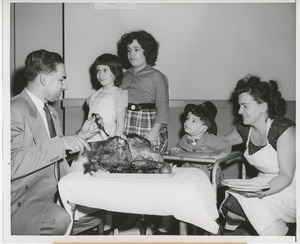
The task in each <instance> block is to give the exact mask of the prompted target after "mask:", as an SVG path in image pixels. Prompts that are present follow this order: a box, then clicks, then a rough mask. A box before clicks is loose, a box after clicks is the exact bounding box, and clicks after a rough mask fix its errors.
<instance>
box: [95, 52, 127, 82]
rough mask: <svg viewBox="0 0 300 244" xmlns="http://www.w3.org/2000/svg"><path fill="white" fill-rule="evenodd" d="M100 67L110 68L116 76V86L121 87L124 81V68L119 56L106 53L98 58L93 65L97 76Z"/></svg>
mask: <svg viewBox="0 0 300 244" xmlns="http://www.w3.org/2000/svg"><path fill="white" fill-rule="evenodd" d="M98 65H106V66H108V67H109V68H110V70H111V72H112V73H113V74H114V76H115V80H114V84H115V86H119V85H121V83H122V79H123V68H122V64H121V60H120V59H119V57H118V56H116V55H113V54H110V53H104V54H102V55H100V56H99V57H98V58H96V60H95V62H94V64H93V67H94V72H95V74H96V67H97V66H98Z"/></svg>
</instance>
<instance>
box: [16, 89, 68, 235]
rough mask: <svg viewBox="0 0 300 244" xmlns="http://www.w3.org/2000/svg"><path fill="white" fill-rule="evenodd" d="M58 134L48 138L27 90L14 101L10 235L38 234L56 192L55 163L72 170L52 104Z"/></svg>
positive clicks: (63, 169)
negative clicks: (43, 214)
mask: <svg viewBox="0 0 300 244" xmlns="http://www.w3.org/2000/svg"><path fill="white" fill-rule="evenodd" d="M49 107H50V106H49ZM50 110H51V112H52V115H53V116H52V117H53V120H54V126H55V129H56V134H57V136H56V137H54V138H51V139H49V136H48V134H47V130H46V127H45V125H44V123H43V120H42V117H41V115H40V113H39V112H38V110H37V109H36V106H35V105H34V103H33V102H32V100H31V98H30V97H29V95H28V94H27V92H26V91H25V90H23V91H22V93H21V94H19V95H17V96H16V97H14V98H12V100H11V234H12V235H39V225H40V221H41V217H42V213H43V212H44V210H45V208H46V205H47V203H48V202H49V201H51V199H52V197H53V196H54V194H55V193H56V191H57V177H56V174H55V165H59V167H60V169H61V170H60V171H61V176H63V175H65V174H66V173H68V172H69V165H68V163H67V162H66V160H65V156H66V152H65V149H64V146H63V142H62V140H61V139H60V137H59V136H60V135H62V129H61V125H60V120H59V117H58V114H57V112H56V111H55V109H53V108H52V107H50Z"/></svg>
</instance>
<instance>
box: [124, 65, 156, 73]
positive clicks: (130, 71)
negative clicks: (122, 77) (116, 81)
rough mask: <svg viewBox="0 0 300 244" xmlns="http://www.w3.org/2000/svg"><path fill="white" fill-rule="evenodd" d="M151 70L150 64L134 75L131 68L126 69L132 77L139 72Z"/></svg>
mask: <svg viewBox="0 0 300 244" xmlns="http://www.w3.org/2000/svg"><path fill="white" fill-rule="evenodd" d="M151 68H152V66H151V65H150V64H147V65H146V67H145V68H143V69H141V70H140V71H138V72H136V73H135V74H134V72H133V67H131V68H130V69H128V72H129V73H130V74H132V75H136V74H139V73H140V72H143V71H146V70H149V69H151Z"/></svg>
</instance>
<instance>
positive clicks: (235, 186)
mask: <svg viewBox="0 0 300 244" xmlns="http://www.w3.org/2000/svg"><path fill="white" fill-rule="evenodd" d="M221 183H222V184H223V185H225V186H228V187H229V188H230V189H232V190H235V191H245V192H256V191H261V190H267V189H269V188H270V185H269V184H268V183H261V182H255V181H253V180H242V179H226V180H222V181H221Z"/></svg>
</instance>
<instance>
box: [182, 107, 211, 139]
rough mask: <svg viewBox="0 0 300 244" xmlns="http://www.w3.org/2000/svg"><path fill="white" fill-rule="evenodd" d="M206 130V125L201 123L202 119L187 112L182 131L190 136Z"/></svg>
mask: <svg viewBox="0 0 300 244" xmlns="http://www.w3.org/2000/svg"><path fill="white" fill-rule="evenodd" d="M206 130H207V126H206V125H204V124H203V122H202V120H200V118H199V117H197V116H195V115H193V114H192V113H191V112H189V113H188V115H187V117H186V120H185V122H184V131H185V132H186V133H187V134H189V135H191V136H196V135H198V134H200V133H203V132H205V131H206Z"/></svg>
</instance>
